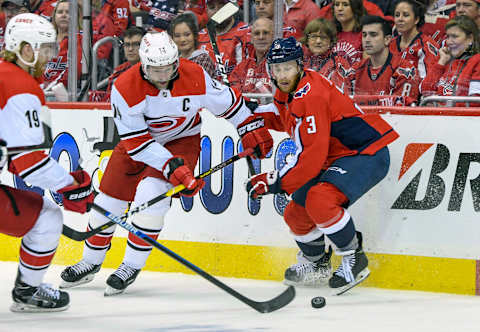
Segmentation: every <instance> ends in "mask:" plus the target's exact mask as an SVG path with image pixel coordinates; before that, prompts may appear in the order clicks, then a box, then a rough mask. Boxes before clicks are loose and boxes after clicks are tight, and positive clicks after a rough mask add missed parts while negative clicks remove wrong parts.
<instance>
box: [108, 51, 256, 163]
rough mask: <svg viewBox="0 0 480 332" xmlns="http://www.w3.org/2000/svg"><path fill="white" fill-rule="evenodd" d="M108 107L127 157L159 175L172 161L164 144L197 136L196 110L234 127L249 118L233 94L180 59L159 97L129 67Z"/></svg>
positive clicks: (198, 120) (139, 73)
mask: <svg viewBox="0 0 480 332" xmlns="http://www.w3.org/2000/svg"><path fill="white" fill-rule="evenodd" d="M111 104H112V109H113V111H114V116H115V124H116V126H117V129H118V134H119V135H120V138H121V139H122V141H123V144H124V146H125V147H126V150H127V152H128V154H129V155H130V157H131V158H132V159H133V160H135V161H140V162H143V163H145V164H147V165H149V166H151V167H154V168H156V169H158V170H160V171H161V170H162V168H163V166H164V164H165V162H166V161H167V160H168V159H170V158H171V157H172V154H171V153H170V152H169V151H168V150H167V149H165V148H164V147H163V145H164V144H165V143H167V142H170V141H173V140H175V139H179V138H182V137H187V136H192V135H196V134H198V133H200V127H201V117H200V113H199V112H200V110H201V109H203V108H206V109H207V110H208V111H210V112H211V113H213V114H214V115H215V116H217V117H221V118H224V119H226V120H228V121H229V122H231V123H232V124H233V125H234V126H235V127H237V126H238V125H239V124H240V123H242V122H243V121H244V120H245V119H246V118H247V117H248V116H250V115H251V114H252V113H251V111H250V109H249V108H248V107H246V105H245V102H244V100H243V97H242V96H241V94H240V93H239V92H237V91H235V90H234V89H231V88H229V87H227V86H225V85H223V84H221V83H219V82H218V81H216V80H214V79H212V78H210V76H208V74H207V73H206V72H205V71H204V70H203V68H202V67H200V66H199V65H197V64H196V63H193V62H191V61H188V60H185V59H180V66H179V69H178V75H177V77H176V78H175V79H173V80H172V81H171V82H170V83H169V86H168V89H164V90H161V91H160V90H158V89H157V88H156V87H155V86H153V85H152V84H150V83H149V82H148V81H147V80H146V79H145V78H144V77H143V74H142V71H141V64H140V63H138V64H137V65H135V66H133V67H132V68H130V69H129V70H127V71H126V72H124V73H123V74H122V75H120V77H119V78H118V79H117V80H116V81H115V84H114V85H113V89H112V94H111ZM225 125H227V124H226V123H225Z"/></svg>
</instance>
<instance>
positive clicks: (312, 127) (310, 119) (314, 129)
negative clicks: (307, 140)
mask: <svg viewBox="0 0 480 332" xmlns="http://www.w3.org/2000/svg"><path fill="white" fill-rule="evenodd" d="M305 120H306V121H307V123H308V127H307V133H309V134H315V133H316V132H317V126H316V125H315V117H314V116H313V115H309V116H307V117H306V118H305Z"/></svg>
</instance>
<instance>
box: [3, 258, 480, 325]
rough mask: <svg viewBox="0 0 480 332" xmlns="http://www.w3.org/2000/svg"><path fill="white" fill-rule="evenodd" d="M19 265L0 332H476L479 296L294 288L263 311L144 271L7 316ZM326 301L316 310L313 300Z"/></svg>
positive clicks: (241, 283)
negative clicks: (107, 292) (49, 306)
mask: <svg viewBox="0 0 480 332" xmlns="http://www.w3.org/2000/svg"><path fill="white" fill-rule="evenodd" d="M16 268H17V265H16V264H15V263H11V262H1V263H0V269H1V270H2V273H1V274H0V296H1V297H0V298H1V301H0V331H2V332H3V331H15V332H16V331H19V332H23V331H49V332H54V331H66V332H68V331H103V332H105V331H145V332H157V331H167V332H196V331H198V332H211V331H224V332H240V331H242V332H243V331H254V332H255V331H260V332H264V331H292V332H294V331H295V332H304V331H305V332H310V331H312V332H314V331H321V332H363V331H365V332H367V331H368V332H395V331H401V332H409V331H412V332H417V331H418V332H429V331H432V332H450V331H452V332H453V331H455V332H456V331H461V332H467V331H475V332H478V331H480V297H476V296H461V295H450V294H438V293H425V292H412V291H395V290H383V289H375V288H363V287H357V288H355V289H353V290H351V291H350V292H349V293H347V294H344V295H342V296H329V295H328V294H329V293H328V289H301V288H297V297H296V298H295V300H294V301H293V302H292V303H291V304H289V305H288V306H287V307H285V308H283V309H280V310H278V311H276V312H273V313H269V314H260V313H257V312H256V311H254V310H253V309H251V308H250V307H248V306H246V305H245V304H243V303H241V302H239V301H238V300H237V299H235V298H233V297H231V296H230V295H228V294H227V293H225V292H224V291H222V290H220V289H219V288H217V287H215V286H213V285H212V284H210V283H209V282H208V281H206V280H205V279H203V278H201V277H199V276H195V275H186V274H177V273H158V272H141V273H140V274H139V276H138V278H137V280H136V282H135V283H134V284H133V285H131V286H130V287H129V288H128V289H127V291H126V293H124V294H123V295H119V296H114V297H107V298H105V297H104V296H103V290H104V287H105V280H106V279H107V277H108V275H109V274H110V273H111V272H112V270H109V269H104V270H102V271H100V272H99V273H98V274H97V275H96V278H95V280H94V281H93V282H91V283H90V284H87V285H83V286H79V287H77V288H73V289H70V290H68V292H69V293H70V297H71V306H70V308H69V309H68V310H67V311H65V312H59V313H37V314H18V313H17V314H15V313H12V312H10V311H9V306H10V304H11V301H12V300H11V296H10V292H11V289H12V288H13V281H14V279H15V275H16ZM62 269H63V267H62V266H52V267H51V268H50V270H49V271H48V273H47V276H46V280H45V281H46V282H50V283H53V284H54V285H55V286H57V285H58V284H59V282H60V277H59V275H60V272H61V271H62ZM221 280H222V281H223V282H225V283H226V284H227V285H229V286H230V287H232V288H234V289H236V290H237V291H238V292H240V293H242V294H244V295H245V296H248V297H250V298H252V299H253V300H258V301H264V300H267V299H270V298H273V297H274V296H276V295H278V294H279V293H281V292H282V291H283V289H285V286H284V285H282V284H281V283H279V282H269V281H253V280H243V279H230V278H221ZM319 295H322V296H325V297H326V300H327V305H326V306H325V307H324V308H321V309H313V308H312V307H311V306H310V300H311V298H312V297H314V296H319Z"/></svg>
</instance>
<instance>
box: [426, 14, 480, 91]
mask: <svg viewBox="0 0 480 332" xmlns="http://www.w3.org/2000/svg"><path fill="white" fill-rule="evenodd" d="M445 31H446V45H445V46H444V47H442V48H441V49H440V51H439V53H440V58H439V59H438V62H437V63H436V64H435V65H434V66H433V68H432V70H431V71H429V72H428V75H427V77H426V78H425V79H424V80H423V82H422V84H421V85H420V91H421V93H422V95H423V96H428V95H433V94H434V95H439V96H480V54H479V53H480V40H479V31H478V27H477V25H476V24H475V22H474V21H473V20H472V19H471V18H469V17H467V16H457V17H455V18H453V19H452V20H450V21H449V22H448V23H447V25H446V26H445Z"/></svg>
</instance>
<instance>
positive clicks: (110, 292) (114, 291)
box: [103, 286, 125, 296]
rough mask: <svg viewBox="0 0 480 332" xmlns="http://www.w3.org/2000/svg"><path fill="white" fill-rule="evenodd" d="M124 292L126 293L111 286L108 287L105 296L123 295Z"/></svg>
mask: <svg viewBox="0 0 480 332" xmlns="http://www.w3.org/2000/svg"><path fill="white" fill-rule="evenodd" d="M123 292H125V289H116V288H113V287H111V286H107V288H105V292H104V293H103V296H115V295H119V294H122V293H123Z"/></svg>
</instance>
